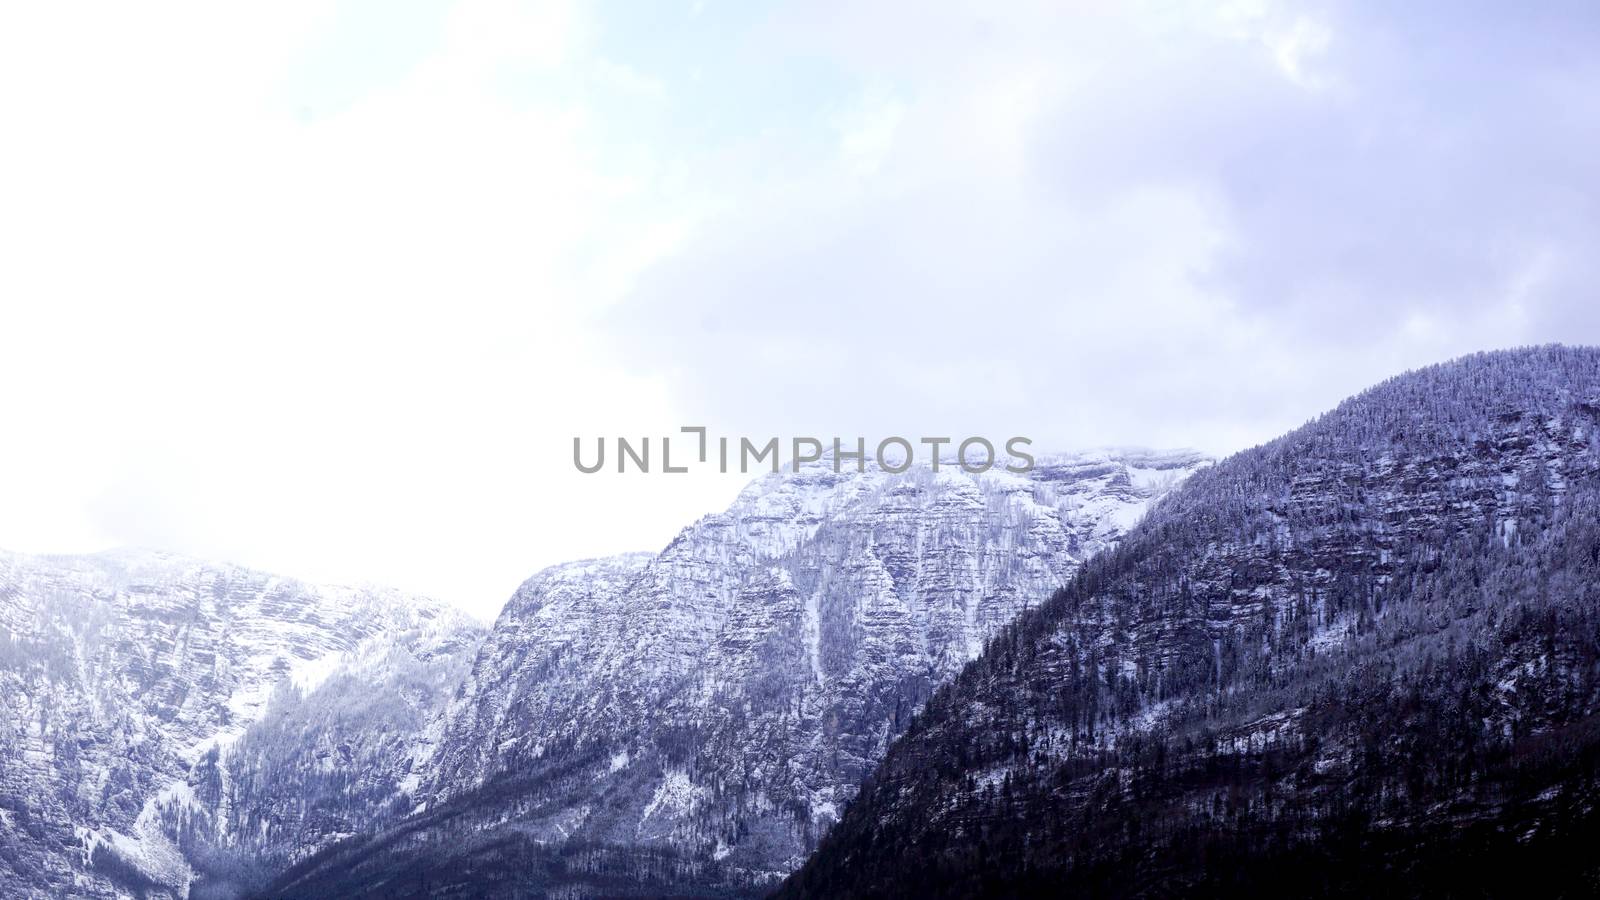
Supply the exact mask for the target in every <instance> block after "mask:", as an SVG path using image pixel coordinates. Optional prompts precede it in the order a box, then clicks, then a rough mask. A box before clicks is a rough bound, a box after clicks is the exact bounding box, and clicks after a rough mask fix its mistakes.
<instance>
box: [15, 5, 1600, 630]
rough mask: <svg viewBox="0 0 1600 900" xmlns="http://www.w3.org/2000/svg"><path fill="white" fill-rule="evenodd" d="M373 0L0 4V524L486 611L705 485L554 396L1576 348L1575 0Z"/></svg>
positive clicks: (1220, 395) (1096, 424) (1032, 404)
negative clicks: (1542, 2)
mask: <svg viewBox="0 0 1600 900" xmlns="http://www.w3.org/2000/svg"><path fill="white" fill-rule="evenodd" d="M404 12H405V15H402V14H401V11H399V10H396V9H395V7H393V6H392V5H389V4H382V3H365V4H364V3H360V2H346V3H339V4H331V3H310V2H306V3H293V4H288V5H285V4H272V5H267V6H260V7H249V8H245V7H236V6H228V5H218V4H202V3H191V4H161V5H157V6H148V5H146V6H128V5H124V4H109V3H108V4H104V5H94V6H86V5H81V4H18V5H12V6H10V7H7V8H4V10H3V11H0V115H3V116H4V118H5V121H6V122H7V126H8V129H7V130H8V140H7V141H6V142H4V143H3V144H0V197H4V198H5V202H4V204H3V205H0V245H3V246H4V247H5V248H6V255H7V259H6V264H5V265H4V266H0V304H3V312H4V317H3V324H4V329H5V330H4V333H3V335H0V340H3V342H4V343H3V345H0V351H3V352H0V383H3V384H5V385H6V386H7V392H6V395H5V399H6V404H5V416H6V421H7V424H8V426H9V429H8V432H7V433H6V435H5V439H4V440H3V441H0V546H10V547H14V548H18V549H33V550H73V549H90V548H93V547H95V546H98V545H103V544H108V543H115V542H124V541H141V542H147V543H160V544H164V545H167V546H174V547H175V548H176V549H184V550H189V551H191V552H198V553H206V554H218V555H223V556H231V557H234V558H237V559H240V560H241V561H245V562H250V563H254V564H258V565H262V566H268V567H276V568H279V569H283V570H287V571H290V572H294V573H300V574H305V575H308V576H312V577H336V578H353V577H369V578H373V579H375V580H381V581H389V582H393V583H396V584H399V585H401V586H404V587H410V588H421V589H427V590H432V591H435V592H438V593H441V594H444V595H447V596H449V597H450V598H452V599H456V600H460V601H463V602H465V603H467V604H468V605H471V606H474V607H475V608H477V609H479V610H492V609H493V608H494V607H495V606H497V605H498V604H499V602H500V601H501V600H502V599H503V597H504V596H505V595H506V594H507V593H508V592H509V590H510V588H511V587H512V586H513V585H514V583H515V582H516V581H517V580H518V579H519V578H521V577H522V576H524V575H527V574H530V573H531V571H532V570H533V569H534V568H535V567H536V566H538V565H540V564H545V563H550V562H555V561H558V560H560V559H564V558H569V557H574V556H580V555H592V554H595V553H602V552H609V551H612V550H619V549H632V548H637V547H648V546H650V545H651V544H659V543H661V542H663V541H665V540H666V539H667V537H668V536H670V534H671V533H672V531H673V530H674V529H675V527H676V526H677V525H680V524H682V523H684V522H686V521H688V520H690V519H692V518H694V517H695V516H696V515H698V514H699V513H701V512H704V511H707V510H709V509H711V508H713V507H715V506H716V505H718V504H719V503H720V502H722V500H724V499H725V498H726V497H727V496H728V495H729V494H731V492H732V490H733V489H734V487H735V485H734V484H732V483H731V482H732V481H736V480H737V479H717V478H699V477H695V476H689V477H686V478H685V479H683V480H682V481H681V482H680V481H675V480H673V479H668V478H660V477H643V476H641V477H639V478H629V479H620V478H616V477H611V476H598V475H596V476H586V475H581V474H578V473H577V472H575V471H574V470H573V469H572V467H571V466H570V463H569V461H568V460H569V454H570V442H571V438H572V437H573V436H575V435H582V436H585V437H593V436H599V435H606V436H613V437H614V436H617V435H629V436H642V435H646V434H649V435H656V434H665V433H672V432H675V431H676V429H677V428H678V426H680V425H683V424H686V423H706V424H709V425H711V426H713V427H714V428H716V429H718V430H719V431H721V432H723V433H737V432H739V431H746V432H749V433H752V434H756V435H763V434H768V433H771V434H780V435H785V434H796V433H799V434H812V433H814V434H819V435H829V434H838V435H840V436H843V437H846V438H849V437H852V436H854V435H855V434H857V433H860V434H862V435H864V436H869V437H870V436H874V435H882V434H886V433H894V432H906V433H935V434H937V433H947V432H948V433H960V432H965V431H971V432H982V433H991V434H996V435H1001V436H1004V435H1009V434H1012V433H1019V432H1020V433H1027V434H1029V435H1030V436H1033V437H1035V438H1036V439H1037V440H1038V441H1039V442H1040V443H1041V444H1060V445H1072V444H1080V445H1081V444H1090V443H1099V442H1118V443H1121V442H1142V443H1149V444H1197V445H1200V446H1203V447H1206V448H1208V449H1215V450H1228V449H1232V448H1235V447H1238V446H1242V445H1244V444H1247V443H1250V442H1253V441H1256V440H1261V439H1264V438H1266V437H1269V436H1271V435H1272V434H1275V433H1277V432H1279V431H1281V430H1283V429H1285V428H1287V427H1291V426H1293V425H1295V424H1298V423H1299V422H1301V421H1303V420H1304V419H1305V418H1307V417H1309V416H1310V415H1313V414H1315V413H1316V412H1317V411H1319V410H1321V409H1323V408H1325V407H1327V406H1329V405H1331V404H1332V403H1333V402H1335V401H1337V400H1338V399H1339V398H1340V397H1341V396H1343V395H1344V394H1346V393H1348V392H1350V391H1353V390H1356V389H1359V388H1360V387H1362V386H1364V385H1365V384H1367V383H1370V382H1372V381H1375V380H1377V379H1379V378H1381V377H1383V376H1386V375H1389V374H1392V373H1393V372H1394V371H1396V370H1398V369H1400V368H1403V367H1405V366H1409V365H1416V364H1420V363H1425V362H1429V361H1433V360H1436V359H1440V358H1444V357H1447V356H1450V355H1453V354H1456V353H1460V352H1465V351H1469V350H1475V349H1482V348H1483V347H1486V346H1495V345H1505V344H1508V343H1519V342H1526V341H1534V340H1551V339H1560V340H1567V341H1574V342H1582V341H1590V342H1593V341H1596V340H1600V312H1597V310H1600V307H1596V306H1595V305H1594V304H1593V303H1592V302H1590V297H1589V294H1590V293H1591V289H1592V284H1593V280H1594V279H1593V276H1594V272H1593V271H1592V269H1593V266H1594V264H1593V262H1592V259H1591V258H1592V253H1589V252H1588V248H1590V247H1592V246H1593V244H1594V241H1595V238H1596V236H1597V235H1596V232H1597V230H1600V228H1597V225H1600V223H1597V220H1596V209H1597V208H1600V207H1597V206H1596V204H1595V196H1596V193H1595V185H1596V183H1597V178H1600V172H1597V171H1596V169H1595V163H1594V162H1593V160H1592V159H1591V157H1592V154H1585V153H1584V152H1583V150H1584V148H1587V147H1590V146H1593V143H1594V138H1595V137H1597V136H1600V119H1597V118H1596V115H1595V113H1596V107H1595V105H1594V104H1593V103H1592V102H1589V100H1588V98H1590V97H1593V96H1596V95H1597V94H1600V91H1596V90H1595V88H1596V86H1597V85H1596V77H1597V74H1600V73H1597V70H1596V69H1595V67H1594V65H1593V63H1592V62H1591V61H1590V60H1591V58H1592V53H1591V52H1589V51H1591V50H1592V46H1593V38H1594V37H1595V31H1596V23H1595V21H1594V19H1595V17H1594V16H1592V15H1589V14H1584V13H1582V12H1580V13H1579V14H1577V15H1566V14H1565V13H1564V12H1557V11H1550V12H1546V13H1541V14H1540V15H1529V16H1519V15H1515V14H1513V13H1510V12H1505V11H1502V10H1499V9H1498V8H1482V9H1477V10H1474V11H1472V13H1471V14H1467V13H1461V14H1459V15H1452V16H1447V17H1438V16H1429V15H1427V13H1426V11H1423V10H1418V9H1415V8H1413V7H1409V6H1406V7H1396V6H1390V5H1376V4H1374V5H1364V4H1341V5H1336V6H1320V5H1311V4H1284V3H1268V2H1242V3H1232V4H1228V5H1226V6H1223V7H1214V6H1213V5H1211V4H1126V5H1118V6H1110V5H1093V6H1077V5H1067V6H1063V5H1061V4H1056V3H1050V2H1039V3H1024V4H1021V5H1016V6H1011V7H1008V8H1007V10H1006V11H1005V12H1004V14H1001V13H1000V12H997V11H996V10H995V9H994V8H993V7H991V6H990V5H988V4H979V3H970V4H957V5H954V6H939V7H935V8H928V7H924V6H919V7H917V8H916V9H915V10H911V9H908V8H904V7H896V6H893V5H883V4H854V3H842V2H841V3H835V2H830V0H819V2H816V3H807V4H792V5H787V6H783V5H780V6H779V7H778V8H776V9H768V8H766V7H760V8H757V7H750V6H745V5H725V4H711V5H706V6H702V5H700V4H693V5H689V4H680V5H673V6H659V7H650V8H647V9H645V8H641V9H632V10H630V11H629V12H628V14H627V15H623V14H621V13H620V12H618V11H615V10H613V11H609V12H608V11H605V10H600V9H597V8H595V7H591V6H589V5H587V4H581V3H576V2H573V3H562V2H548V3H545V2H534V3H513V2H494V3H488V4H476V3H474V4H465V3H462V4H447V5H442V6H441V7H439V8H438V9H435V8H433V7H431V6H429V5H427V4H418V5H416V6H408V7H407V8H406V10H405V11H404ZM1423 47H1426V49H1427V50H1428V52H1427V53H1420V52H1417V51H1418V50H1419V48H1423Z"/></svg>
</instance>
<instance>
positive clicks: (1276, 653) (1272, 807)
mask: <svg viewBox="0 0 1600 900" xmlns="http://www.w3.org/2000/svg"><path fill="white" fill-rule="evenodd" d="M1597 429H1600V351H1595V350H1591V349H1573V348H1563V347H1544V348H1537V349H1529V350H1520V351H1510V352H1502V353H1493V354H1483V355H1478V356H1473V357H1469V358H1465V359H1461V360H1458V361H1455V362H1452V363H1449V364H1445V365H1442V366H1437V367H1433V368H1429V369H1425V370H1422V371H1418V372H1413V373H1410V374H1407V375H1404V376H1401V377H1398V378H1395V379H1393V380H1391V381H1389V382H1386V383H1384V384H1382V385H1379V386H1378V387H1376V388H1373V389H1372V390H1369V391H1367V392H1366V393H1364V394H1362V395H1360V396H1358V397H1356V398H1354V399H1352V400H1349V401H1347V402H1345V403H1344V404H1342V405H1341V406H1339V407H1338V408H1337V409H1335V410H1333V411H1332V412H1330V413H1328V414H1326V415H1324V416H1322V417H1321V418H1319V419H1318V420H1316V421H1314V422H1312V423H1310V424H1308V425H1306V426H1305V427H1303V428H1301V429H1299V430H1297V431H1295V432H1293V433H1291V434H1289V435H1287V436H1285V437H1283V438H1281V439H1279V440H1276V441H1274V442H1272V443H1269V444H1266V445H1264V446H1261V447H1258V448H1255V449H1252V450H1250V451H1247V452H1244V453H1241V454H1239V455H1237V456H1235V457H1233V458H1232V459H1229V460H1227V461H1225V462H1224V463H1221V464H1219V465H1218V466H1216V467H1215V468H1213V469H1211V470H1208V471H1205V472H1201V473H1200V474H1198V475H1196V476H1195V477H1194V478H1192V479H1191V480H1190V481H1189V482H1188V483H1187V484H1186V485H1185V486H1184V487H1183V488H1181V489H1180V490H1178V491H1177V492H1175V493H1173V494H1172V495H1170V496H1169V497H1168V498H1167V499H1166V500H1165V501H1163V502H1162V503H1161V504H1159V505H1158V506H1157V507H1156V508H1155V509H1154V510H1153V511H1152V512H1151V514H1150V515H1149V516H1148V517H1147V518H1146V520H1145V521H1144V522H1143V523H1142V524H1141V525H1140V526H1139V527H1138V528H1137V529H1135V530H1134V531H1133V532H1132V533H1130V535H1129V537H1128V538H1127V540H1126V541H1125V542H1124V543H1123V544H1122V545H1121V547H1120V548H1119V549H1117V550H1115V551H1113V552H1110V553H1107V554H1103V555H1101V556H1100V557H1098V558H1096V559H1095V560H1093V561H1091V562H1090V563H1089V565H1088V566H1087V567H1086V568H1085V569H1084V570H1083V571H1082V573H1081V574H1080V575H1079V576H1078V577H1077V578H1076V579H1075V580H1074V581H1073V582H1072V583H1071V584H1070V585H1069V586H1068V587H1067V588H1066V589H1064V590H1063V591H1061V592H1059V593H1057V594H1056V596H1054V597H1053V598H1052V599H1051V600H1050V601H1049V602H1048V603H1047V604H1044V605H1042V606H1041V607H1038V608H1037V609H1035V610H1034V611H1032V612H1030V613H1028V614H1025V615H1024V616H1023V617H1022V618H1021V619H1020V620H1019V621H1018V622H1017V623H1016V624H1014V625H1013V626H1012V627H1010V628H1007V629H1005V630H1004V631H1002V632H1001V633H1000V635H999V636H998V637H996V638H995V639H994V640H992V641H991V642H990V643H989V645H988V647H987V649H986V650H985V652H984V654H983V655H982V656H981V657H980V658H979V659H978V660H976V661H975V662H974V663H972V664H971V665H969V666H968V667H967V668H966V669H965V671H964V672H963V673H962V674H961V675H960V676H958V678H957V679H956V680H955V681H954V682H952V683H950V684H948V685H947V686H946V687H945V688H943V689H942V690H940V691H939V692H938V693H936V694H935V695H934V697H933V698H932V699H931V700H930V702H929V704H928V706H927V708H926V709H925V711H924V712H923V713H922V714H921V715H919V716H918V717H917V718H916V719H915V721H914V722H913V723H912V724H911V726H910V728H909V730H908V731H907V733H906V734H905V735H904V736H903V737H902V738H901V739H900V740H899V741H898V742H897V743H896V744H895V745H894V746H893V748H892V749H891V750H890V752H889V755H888V757H887V759H886V760H885V762H884V763H883V764H882V765H881V766H880V768H879V769H878V770H877V772H876V774H875V775H874V776H873V778H872V780H871V781H870V782H869V784H868V785H867V786H866V787H865V788H864V790H863V792H862V794H861V796H860V798H859V799H858V800H857V801H856V802H855V803H853V804H852V805H851V806H850V808H849V809H848V811H847V812H846V814H845V816H844V817H843V820H842V821H841V823H840V824H839V825H838V826H837V827H836V828H835V829H834V830H833V831H832V832H831V834H830V835H829V837H828V838H827V839H825V840H824V842H823V844H822V847H821V849H820V850H819V851H818V853H817V854H816V855H815V856H814V857H813V858H812V859H811V861H810V862H809V863H808V864H807V865H806V866H805V867H804V868H803V869H802V870H801V871H800V872H798V873H797V874H796V875H794V876H793V877H791V878H790V879H789V881H788V882H787V883H786V884H785V885H784V887H783V889H782V891H781V895H782V896H785V897H802V896H805V897H847V896H919V897H927V896H979V895H987V896H1034V895H1038V894H1042V893H1045V892H1046V891H1048V892H1049V893H1050V894H1051V895H1066V896H1097V897H1103V896H1151V895H1155V896H1165V895H1170V894H1173V893H1206V894H1211V893H1221V892H1227V893H1230V894H1234V895H1238V894H1245V895H1250V894H1266V893H1273V894H1287V895H1290V896H1334V895H1348V894H1367V895H1371V894H1374V893H1377V892H1380V891H1381V892H1384V893H1388V894H1401V895H1421V894H1427V895H1430V896H1440V895H1455V896H1496V895H1501V894H1505V893H1509V892H1511V890H1513V889H1520V890H1522V891H1525V890H1526V889H1527V888H1529V887H1530V886H1531V885H1532V884H1533V883H1534V882H1532V881H1530V879H1534V878H1537V879H1538V883H1539V884H1540V885H1541V888H1540V889H1541V891H1542V892H1548V893H1551V894H1555V895H1562V894H1565V895H1569V896H1570V895H1590V894H1593V893H1594V892H1595V891H1596V890H1600V858H1597V857H1595V856H1594V854H1593V853H1592V851H1591V848H1592V846H1593V838H1594V837H1595V835H1596V833H1597V831H1600V829H1597V818H1600V817H1597V815H1596V812H1595V809H1596V803H1597V800H1600V783H1597V780H1596V777H1597V766H1600V430H1597Z"/></svg>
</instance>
